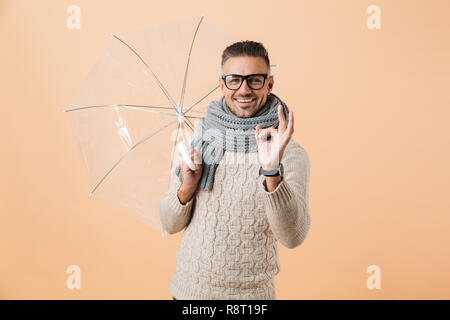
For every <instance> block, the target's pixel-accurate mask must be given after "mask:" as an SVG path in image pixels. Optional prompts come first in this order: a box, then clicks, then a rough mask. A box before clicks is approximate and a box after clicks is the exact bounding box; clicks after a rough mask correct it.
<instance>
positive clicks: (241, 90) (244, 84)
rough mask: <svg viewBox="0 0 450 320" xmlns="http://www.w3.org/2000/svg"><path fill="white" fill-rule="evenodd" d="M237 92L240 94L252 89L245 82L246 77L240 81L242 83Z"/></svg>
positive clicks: (249, 91) (247, 92)
mask: <svg viewBox="0 0 450 320" xmlns="http://www.w3.org/2000/svg"><path fill="white" fill-rule="evenodd" d="M238 92H239V93H240V94H242V95H245V94H249V93H251V92H252V89H251V88H250V87H249V86H248V84H247V79H246V80H244V81H243V82H242V85H241V87H240V88H239V90H238Z"/></svg>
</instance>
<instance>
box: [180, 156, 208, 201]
mask: <svg viewBox="0 0 450 320" xmlns="http://www.w3.org/2000/svg"><path fill="white" fill-rule="evenodd" d="M190 156H191V159H192V162H193V163H194V165H195V171H192V170H191V169H190V168H189V166H188V165H187V163H185V162H184V160H181V163H180V169H181V170H180V175H181V185H180V187H179V188H178V193H177V195H178V199H179V200H180V203H181V204H183V205H185V204H186V203H188V202H189V201H190V200H191V199H192V197H193V196H194V194H195V190H197V186H198V183H199V182H200V178H201V177H202V163H201V162H202V161H201V155H200V149H199V148H194V149H191V152H190Z"/></svg>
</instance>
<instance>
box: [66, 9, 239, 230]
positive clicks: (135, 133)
mask: <svg viewBox="0 0 450 320" xmlns="http://www.w3.org/2000/svg"><path fill="white" fill-rule="evenodd" d="M235 41H236V40H235V39H234V38H233V37H232V36H231V35H229V34H228V33H227V32H225V31H223V30H221V29H220V28H218V27H217V26H216V25H215V24H213V23H212V22H211V21H209V20H208V19H206V18H205V16H204V15H202V16H201V17H200V18H195V19H189V20H184V21H179V22H175V23H170V24H166V25H161V26H157V27H152V28H146V29H140V30H134V31H129V32H124V33H115V34H111V37H110V38H109V40H108V42H107V44H106V47H105V49H104V51H103V52H102V53H101V55H100V57H99V58H98V60H97V62H96V64H95V66H94V67H93V69H92V70H91V71H90V73H89V74H88V76H87V77H86V79H85V80H84V82H83V83H82V85H81V87H80V88H79V90H78V91H77V92H76V94H75V96H74V97H73V99H72V100H71V102H70V105H69V107H68V108H67V109H65V110H63V112H65V114H66V115H67V119H68V121H69V124H70V126H71V128H72V132H73V135H74V138H75V141H76V143H77V146H78V148H79V151H80V153H81V157H82V161H83V164H84V168H85V172H86V176H87V180H88V184H89V191H90V192H89V195H90V196H96V197H98V198H101V199H102V200H104V201H106V202H108V203H110V204H112V205H114V206H116V207H118V208H120V209H121V210H123V211H124V212H126V213H128V214H130V215H132V216H134V217H135V218H137V219H139V220H141V221H143V222H144V223H146V224H148V225H149V226H151V227H153V228H154V229H156V230H158V231H160V232H163V230H162V227H161V224H160V220H159V214H158V203H159V201H160V199H161V198H162V196H163V195H164V193H165V192H167V188H168V186H169V185H170V184H171V182H172V180H173V179H178V177H177V176H176V175H175V167H176V165H177V164H178V163H179V162H180V161H181V160H180V155H179V153H178V152H176V150H177V149H176V144H177V142H179V141H181V142H183V143H184V144H185V146H186V148H189V145H190V137H191V136H192V133H193V130H194V128H195V124H196V122H197V121H198V119H199V118H200V117H204V116H206V108H207V106H208V104H209V102H210V101H211V100H213V99H214V100H217V99H219V98H220V97H221V92H220V89H219V76H220V72H221V70H220V65H221V53H222V51H223V50H224V49H225V48H226V47H227V46H228V45H230V44H232V43H234V42H235ZM163 235H164V233H163Z"/></svg>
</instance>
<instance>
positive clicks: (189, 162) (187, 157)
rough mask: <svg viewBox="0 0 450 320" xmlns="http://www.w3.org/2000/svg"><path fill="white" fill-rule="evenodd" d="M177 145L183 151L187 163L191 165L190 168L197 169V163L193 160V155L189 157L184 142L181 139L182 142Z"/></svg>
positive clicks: (182, 154)
mask: <svg viewBox="0 0 450 320" xmlns="http://www.w3.org/2000/svg"><path fill="white" fill-rule="evenodd" d="M177 146H178V150H179V151H180V153H181V156H182V157H183V160H184V162H186V163H187V165H188V166H189V168H190V169H191V170H192V171H195V165H194V163H193V162H192V159H191V157H189V155H188V152H187V150H186V147H185V146H184V143H183V142H181V141H180V142H178V144H177Z"/></svg>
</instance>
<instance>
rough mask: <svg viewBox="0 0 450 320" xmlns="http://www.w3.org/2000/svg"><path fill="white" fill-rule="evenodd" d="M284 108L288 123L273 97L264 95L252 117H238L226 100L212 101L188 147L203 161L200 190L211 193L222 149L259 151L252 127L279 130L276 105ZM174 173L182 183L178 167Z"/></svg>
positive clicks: (278, 102) (272, 95) (286, 109)
mask: <svg viewBox="0 0 450 320" xmlns="http://www.w3.org/2000/svg"><path fill="white" fill-rule="evenodd" d="M280 103H281V105H282V106H283V111H284V117H285V119H286V122H288V121H289V120H288V115H289V109H288V108H287V106H286V104H285V103H284V102H283V101H281V99H280V98H278V97H277V96H276V95H274V94H272V93H271V94H269V95H268V96H267V100H266V104H265V105H264V106H263V107H262V108H261V109H259V110H258V111H257V112H256V113H255V114H254V115H253V117H250V118H241V117H238V116H236V115H235V114H234V113H232V112H231V111H230V109H229V108H228V106H227V104H226V102H225V97H224V96H222V98H221V99H219V101H212V102H211V103H210V105H209V106H208V110H207V113H206V118H201V119H200V121H199V124H198V126H197V129H196V130H195V132H194V137H193V139H192V141H191V148H195V147H199V149H200V152H201V159H202V177H201V179H200V183H199V188H200V189H203V190H211V189H212V186H213V184H214V173H215V171H216V168H217V165H218V164H219V162H220V160H221V159H222V156H223V153H224V150H229V151H235V152H258V146H257V144H256V140H255V127H256V125H258V124H259V125H260V126H261V127H262V128H263V129H265V128H268V127H271V126H273V127H274V128H278V123H279V120H278V111H277V109H278V105H279V104H280ZM175 173H176V175H177V176H178V178H179V179H180V181H181V168H180V165H178V166H177V168H176V169H175Z"/></svg>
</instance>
